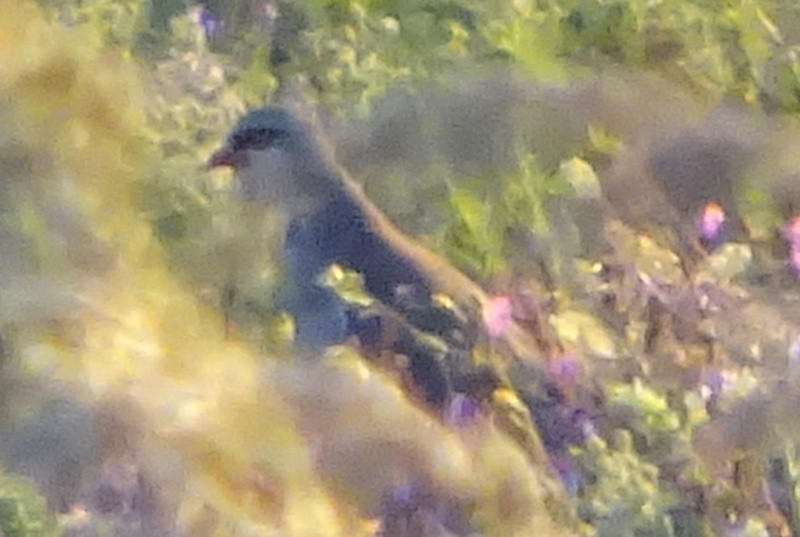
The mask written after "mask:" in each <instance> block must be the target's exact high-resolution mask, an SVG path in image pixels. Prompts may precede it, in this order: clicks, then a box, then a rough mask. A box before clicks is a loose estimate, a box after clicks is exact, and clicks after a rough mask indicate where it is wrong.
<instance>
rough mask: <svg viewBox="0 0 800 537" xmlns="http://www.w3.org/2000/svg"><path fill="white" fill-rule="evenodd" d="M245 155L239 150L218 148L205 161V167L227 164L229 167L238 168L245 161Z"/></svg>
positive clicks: (217, 166)
mask: <svg viewBox="0 0 800 537" xmlns="http://www.w3.org/2000/svg"><path fill="white" fill-rule="evenodd" d="M245 158H246V155H245V154H244V153H242V152H239V151H234V150H233V149H231V148H229V147H223V148H222V149H218V150H217V151H216V152H215V153H214V154H213V155H211V158H209V159H208V162H206V169H209V170H210V169H211V168H219V167H220V166H228V167H229V168H238V167H240V166H242V165H243V164H244V162H245Z"/></svg>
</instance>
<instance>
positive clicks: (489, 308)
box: [483, 295, 514, 338]
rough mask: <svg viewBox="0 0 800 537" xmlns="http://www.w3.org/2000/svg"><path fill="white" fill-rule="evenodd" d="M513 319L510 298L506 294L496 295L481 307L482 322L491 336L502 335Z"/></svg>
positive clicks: (497, 336)
mask: <svg viewBox="0 0 800 537" xmlns="http://www.w3.org/2000/svg"><path fill="white" fill-rule="evenodd" d="M513 320H514V315H513V308H512V306H511V299H510V298H509V297H508V296H506V295H496V296H493V297H492V298H491V299H490V300H489V304H487V305H486V306H485V307H484V308H483V324H485V325H486V330H487V331H488V332H489V335H490V336H491V337H493V338H499V337H502V336H503V334H505V332H506V330H508V327H509V326H510V325H511V323H512V322H513Z"/></svg>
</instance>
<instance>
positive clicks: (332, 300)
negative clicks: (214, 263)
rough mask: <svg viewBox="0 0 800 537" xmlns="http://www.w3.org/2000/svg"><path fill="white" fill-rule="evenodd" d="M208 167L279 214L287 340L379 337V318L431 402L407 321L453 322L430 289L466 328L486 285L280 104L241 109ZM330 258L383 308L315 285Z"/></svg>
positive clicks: (434, 375)
mask: <svg viewBox="0 0 800 537" xmlns="http://www.w3.org/2000/svg"><path fill="white" fill-rule="evenodd" d="M208 166H209V167H212V168H213V167H218V166H228V167H231V168H233V169H234V171H235V174H236V186H235V191H236V193H237V194H238V195H239V196H240V197H241V198H243V199H246V200H251V201H255V202H259V203H264V204H267V205H271V206H273V207H275V208H276V209H277V210H278V211H279V212H280V214H281V216H282V219H283V221H284V223H285V226H286V236H285V241H284V256H285V261H286V264H287V269H288V284H289V285H288V287H289V289H288V293H287V294H288V295H289V297H290V298H289V300H288V303H289V304H288V309H289V312H290V313H291V314H292V315H293V316H294V317H295V326H296V343H297V344H298V345H300V346H306V347H311V348H320V347H324V346H326V345H330V344H336V343H340V342H342V341H344V340H345V339H346V338H348V337H349V336H350V335H353V334H354V333H355V334H356V335H358V336H359V337H360V338H361V339H362V340H363V339H368V340H369V339H380V338H381V337H382V335H381V334H376V333H375V332H376V331H377V332H380V331H386V330H387V327H388V330H389V331H390V332H394V333H395V334H399V335H395V336H394V337H393V343H392V348H393V350H395V351H397V352H400V353H402V354H406V355H408V356H409V358H410V362H411V363H410V369H411V373H412V375H413V377H414V379H415V380H416V381H417V382H418V383H419V384H420V385H422V386H423V388H424V390H425V391H426V393H427V396H428V398H429V400H431V399H432V400H435V401H434V402H441V400H443V398H444V396H445V392H446V389H447V388H446V384H447V381H446V379H445V378H444V377H443V373H442V372H441V370H440V368H439V366H438V365H437V360H435V359H433V358H432V357H431V356H426V354H430V352H427V351H425V352H423V351H422V350H420V349H419V348H418V346H417V345H416V343H415V338H414V337H413V334H412V333H411V332H410V331H409V329H408V326H407V325H408V323H410V324H412V325H416V326H415V327H416V328H420V329H422V330H425V331H428V332H434V333H437V334H441V333H446V332H448V331H452V330H453V329H454V328H455V325H457V324H459V322H460V323H461V324H462V328H463V325H464V322H463V320H460V321H459V319H458V316H456V315H454V314H453V313H452V311H451V310H447V311H442V309H443V308H436V307H435V306H433V300H432V298H431V296H432V294H433V293H434V292H439V293H443V294H445V295H447V296H449V297H451V298H452V299H453V300H454V302H455V304H456V305H457V310H458V311H464V312H471V314H472V319H473V320H477V321H478V322H474V323H472V324H471V325H469V323H467V325H469V326H470V327H474V326H475V325H478V324H479V321H480V313H481V312H482V310H483V308H485V307H487V306H488V305H489V303H490V300H489V297H488V296H487V295H486V293H485V292H484V291H483V290H482V289H481V288H480V287H479V286H478V285H477V284H475V283H474V282H473V281H472V280H470V279H469V278H468V277H466V276H465V275H464V274H462V273H461V272H460V271H458V270H457V269H455V268H454V267H453V266H452V265H451V264H450V263H448V262H447V261H446V260H444V259H443V258H441V257H440V256H438V255H436V254H434V253H432V252H431V251H429V250H427V249H426V248H424V247H423V246H422V245H420V244H419V243H418V242H416V241H414V240H413V239H410V238H408V237H406V236H405V235H403V234H402V233H401V232H400V231H398V230H397V228H395V226H394V225H392V223H391V222H389V220H388V219H387V218H386V216H385V215H384V214H383V213H382V212H381V211H380V210H379V209H378V208H377V207H376V206H375V205H373V204H372V202H371V201H370V200H369V199H367V198H366V196H365V195H364V194H363V192H362V190H361V189H360V188H359V187H358V186H357V185H356V183H355V182H354V181H353V180H351V179H350V178H349V177H348V176H347V174H346V172H345V171H344V170H343V169H341V168H340V167H339V166H338V165H337V163H336V162H335V160H334V159H333V155H332V151H331V150H330V149H329V148H328V147H327V145H326V144H325V143H324V141H322V140H321V139H319V138H318V137H317V136H316V135H315V133H314V131H313V129H311V127H310V126H309V125H307V124H306V123H304V122H303V121H301V120H299V119H298V118H297V117H295V116H294V115H292V114H291V113H289V112H288V111H286V110H284V109H282V108H276V107H271V108H264V109H258V110H253V111H251V112H249V113H248V114H246V115H245V116H244V117H243V118H242V119H241V120H240V121H239V123H238V124H237V125H236V127H235V128H234V129H233V131H232V132H231V134H230V136H229V137H228V140H227V142H226V144H225V145H224V146H223V147H222V148H221V149H219V150H218V151H217V152H216V153H214V154H213V155H212V157H211V158H210V160H209V162H208ZM334 263H336V264H339V265H341V266H343V267H345V268H348V269H351V270H354V271H356V272H358V273H360V274H361V275H362V276H363V279H364V286H365V288H366V290H367V291H368V292H369V293H370V294H371V295H372V296H374V297H375V298H376V299H377V300H378V301H380V303H382V304H385V305H386V306H388V309H383V310H380V312H379V313H378V314H377V315H373V314H371V313H367V314H364V313H363V311H361V310H358V309H354V308H353V307H352V306H351V305H349V304H346V303H345V302H344V301H343V300H342V299H341V298H340V297H339V296H338V295H337V294H336V293H335V292H334V291H332V290H331V289H329V288H327V287H325V286H323V285H321V284H320V283H319V276H320V274H322V273H323V271H325V270H327V269H328V267H329V266H330V265H331V264H334ZM431 311H434V313H433V314H431V313H430V312H431ZM398 314H399V315H398ZM473 331H474V330H473ZM506 334H507V335H506V337H505V339H506V342H507V343H508V346H509V347H510V349H511V351H512V354H514V355H515V356H516V357H518V358H526V359H531V358H537V357H538V350H537V348H536V346H535V345H534V344H533V342H532V338H530V337H529V336H527V334H526V333H524V332H523V331H522V330H521V329H520V328H519V327H517V326H516V325H514V324H513V323H512V325H511V326H510V327H509V329H508V330H507V332H506Z"/></svg>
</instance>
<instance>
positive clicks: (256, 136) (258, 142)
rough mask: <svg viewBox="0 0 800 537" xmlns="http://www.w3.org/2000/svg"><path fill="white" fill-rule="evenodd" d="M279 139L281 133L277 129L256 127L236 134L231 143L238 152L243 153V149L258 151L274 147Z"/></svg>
mask: <svg viewBox="0 0 800 537" xmlns="http://www.w3.org/2000/svg"><path fill="white" fill-rule="evenodd" d="M279 138H280V132H279V131H278V130H277V129H270V128H267V127H256V128H251V129H247V130H245V131H243V132H240V133H237V134H234V135H233V138H232V140H231V141H232V142H233V148H234V149H235V150H236V151H241V150H243V149H256V150H258V149H266V148H267V147H269V146H271V145H273V144H274V143H275V141H276V140H278V139H279Z"/></svg>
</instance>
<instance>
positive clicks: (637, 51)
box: [0, 0, 800, 537]
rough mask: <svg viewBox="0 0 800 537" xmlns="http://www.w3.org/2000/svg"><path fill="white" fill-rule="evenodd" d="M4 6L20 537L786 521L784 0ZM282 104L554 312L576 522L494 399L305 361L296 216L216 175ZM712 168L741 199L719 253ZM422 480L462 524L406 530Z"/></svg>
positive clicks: (345, 356)
mask: <svg viewBox="0 0 800 537" xmlns="http://www.w3.org/2000/svg"><path fill="white" fill-rule="evenodd" d="M3 7H4V9H3V10H0V118H2V120H0V178H2V181H0V190H1V191H2V195H0V411H1V412H0V461H1V462H0V465H1V466H2V468H3V474H2V475H0V536H6V537H12V536H27V535H74V536H82V535H98V536H100V535H142V536H148V537H151V536H160V535H164V536H168V535H185V536H225V535H236V536H249V535H254V536H255V535H259V536H261V535H281V536H283V535H286V536H318V535H325V536H337V535H348V536H349V535H375V534H376V532H379V531H380V532H382V534H383V535H387V536H388V535H395V536H400V535H409V536H410V535H454V534H456V535H462V534H467V533H466V532H467V531H468V530H464V531H463V532H461V533H459V532H458V530H457V528H454V526H458V524H456V523H454V522H453V521H452V520H444V519H446V518H447V516H446V515H445V514H442V513H448V512H450V511H448V510H452V511H458V512H465V513H467V519H468V520H467V521H466V522H465V524H466V526H467V527H468V528H469V531H471V530H472V529H475V528H477V530H476V531H477V532H478V533H479V534H481V535H497V536H512V535H531V534H536V535H564V534H567V533H566V532H567V531H569V532H573V533H574V534H576V535H577V534H587V535H598V536H637V537H639V536H694V535H737V536H738V535H747V536H750V535H753V536H755V535H788V534H790V533H787V532H793V534H795V535H796V534H798V531H799V530H800V519H799V518H798V517H800V512H799V511H798V508H797V501H798V498H800V497H799V496H798V490H797V486H796V480H797V463H798V458H797V449H796V446H797V433H796V431H797V429H798V428H797V424H798V422H797V419H796V411H795V409H796V408H797V404H796V403H797V402H798V401H800V376H798V359H799V358H798V348H800V347H798V341H800V340H798V337H799V336H800V315H798V313H797V307H796V306H797V303H798V299H799V298H800V294H798V289H799V287H798V285H799V283H798V282H797V278H796V273H797V268H795V267H794V265H793V263H794V260H793V258H792V255H793V254H794V252H795V247H794V244H793V243H792V234H791V231H790V230H789V228H787V227H786V226H787V222H788V221H789V219H790V218H791V217H792V216H795V209H797V208H798V207H800V205H798V204H797V202H798V201H800V188H798V187H796V186H795V184H796V183H797V180H798V178H800V160H798V157H797V156H795V154H796V153H797V152H796V151H795V150H794V143H795V142H796V140H798V139H799V137H798V134H800V130H798V126H797V125H796V124H795V123H796V120H795V119H794V114H796V112H797V111H798V109H799V108H800V58H798V46H800V45H799V44H800V8H798V7H797V6H796V5H795V4H794V3H793V2H788V1H779V0H774V1H771V2H770V1H767V0H761V1H756V0H738V1H729V2H708V1H703V0H694V1H681V2H671V1H666V0H665V1H662V2H658V1H655V2H654V1H652V0H628V1H624V0H618V1H590V0H553V1H544V0H542V1H539V2H536V1H533V0H531V1H526V0H514V1H510V2H505V1H504V2H501V1H494V0H488V1H487V0H446V1H442V0H394V1H392V0H381V1H378V0H374V1H367V0H365V1H362V2H356V1H347V0H340V1H323V0H306V1H305V2H292V1H288V0H270V1H255V0H233V1H223V0H218V1H208V2H206V3H205V4H195V3H193V2H188V1H186V0H164V1H161V2H156V1H146V0H117V1H112V0H84V1H78V0H41V1H40V2H38V3H35V2H25V1H22V0H5V3H4V5H3ZM268 102H280V103H288V104H291V105H295V106H298V107H300V108H302V109H304V110H310V111H312V114H313V115H314V116H315V118H316V119H317V121H318V122H319V123H320V124H321V125H322V126H323V128H324V129H325V130H326V131H327V132H328V134H329V135H330V137H331V138H332V141H333V143H334V146H335V147H336V150H337V154H338V156H339V158H340V160H341V161H342V162H343V164H344V165H345V166H346V167H347V168H348V169H350V170H351V171H352V172H353V174H354V176H355V178H356V179H357V180H358V181H360V182H362V183H364V185H365V189H366V191H367V192H368V194H369V195H370V196H371V197H372V198H374V199H375V201H376V202H377V204H378V205H379V206H381V207H382V208H383V209H385V210H386V211H387V213H388V214H389V215H390V216H391V217H392V219H393V220H394V221H395V222H397V223H398V225H399V227H401V228H402V229H403V231H406V232H408V233H410V234H413V235H415V236H417V237H419V238H420V240H422V241H423V242H425V243H426V244H427V245H429V246H430V247H432V248H434V249H436V250H438V251H441V252H444V253H445V254H446V255H447V256H448V257H449V258H450V259H451V260H452V261H453V263H454V264H456V265H457V266H458V267H459V268H461V269H462V270H464V271H465V272H467V273H468V274H470V275H471V276H473V277H475V278H476V279H477V280H478V281H480V282H481V283H482V284H483V285H485V286H486V287H487V289H488V290H490V291H491V292H493V293H495V294H497V295H499V296H508V297H510V298H511V302H512V303H513V304H514V306H515V308H516V309H517V310H518V311H515V314H516V315H518V316H519V317H520V318H521V319H523V320H524V319H525V314H526V313H527V314H529V315H530V316H531V317H528V320H530V319H531V318H533V317H536V318H538V319H544V321H543V322H542V323H541V325H539V326H538V327H537V329H538V331H539V332H538V335H539V340H540V342H541V344H542V350H543V354H544V355H545V358H546V360H547V366H548V367H549V371H551V373H552V375H553V378H554V379H555V380H556V382H558V383H560V384H559V385H560V386H561V388H562V389H563V391H564V393H565V394H566V397H567V398H568V399H570V401H571V403H570V404H571V405H574V407H575V408H577V409H579V410H583V409H585V411H586V413H587V414H588V419H587V423H586V425H585V431H584V432H585V438H584V439H583V441H575V442H566V443H565V445H563V446H562V445H559V451H558V453H555V452H552V451H551V453H550V454H551V456H552V459H553V460H552V465H553V467H554V468H557V469H558V471H559V475H560V476H561V477H562V479H563V482H564V488H565V489H566V491H567V493H568V495H569V499H570V501H571V502H573V506H574V509H575V511H576V513H577V517H578V518H579V519H580V524H577V525H570V524H567V523H565V522H564V521H563V520H560V519H559V516H558V509H557V508H556V507H554V506H553V505H551V504H549V503H548V498H549V496H548V490H547V483H545V482H543V481H542V480H541V479H540V473H538V470H539V469H536V468H533V467H532V465H531V463H530V462H529V461H528V459H526V457H525V455H524V454H523V452H522V450H521V449H519V447H518V445H517V444H516V443H515V442H514V441H512V440H511V439H510V438H509V437H508V436H507V435H505V434H504V433H503V432H501V431H500V430H499V428H498V427H495V426H494V425H493V424H492V422H491V420H484V421H481V420H476V422H475V423H471V424H468V425H466V426H463V427H456V426H454V425H453V424H452V423H447V422H446V420H444V421H443V420H440V419H437V418H435V417H434V416H432V415H430V414H429V413H428V412H427V411H425V410H424V409H421V408H419V406H418V405H416V404H415V403H414V402H413V401H411V400H410V399H409V398H408V397H407V396H406V395H405V394H404V393H403V392H402V390H401V389H400V388H399V387H398V386H397V385H396V383H395V382H394V381H393V380H392V379H391V378H389V377H388V376H387V375H384V374H382V373H380V372H379V371H378V370H377V369H375V368H374V367H373V366H372V365H370V364H369V363H368V362H366V361H365V360H363V359H361V358H360V357H358V356H355V355H354V353H353V352H352V351H349V350H347V349H334V350H332V351H331V352H330V356H329V357H327V359H326V360H320V361H319V362H318V363H317V362H315V363H310V362H298V361H295V360H292V359H291V351H290V349H291V341H290V339H291V336H290V333H291V330H290V326H289V321H287V319H286V318H285V316H284V315H283V314H282V313H281V312H280V307H279V300H278V299H276V298H275V297H276V296H277V294H278V291H277V289H278V288H279V285H280V280H281V265H280V261H279V260H278V259H276V257H277V256H276V252H277V251H278V249H277V246H278V244H279V242H280V240H281V237H280V232H279V231H276V228H277V224H276V222H275V220H274V215H271V214H270V212H269V211H265V210H264V209H263V208H261V207H254V206H247V205H244V204H241V203H238V202H236V201H235V200H233V199H231V198H230V196H229V186H230V185H229V178H228V177H227V175H226V174H224V173H216V172H214V173H209V172H206V171H204V170H203V169H202V164H203V162H204V160H205V159H206V158H207V156H208V155H209V154H210V152H211V151H212V150H213V149H214V148H215V147H216V146H217V145H218V144H219V143H220V141H221V140H222V139H224V137H225V135H226V133H227V131H228V129H229V128H230V127H231V125H232V124H233V122H234V121H235V120H236V118H237V117H238V116H239V115H240V114H241V113H242V112H243V111H244V110H245V109H247V107H249V106H257V105H261V104H265V103H268ZM698 148H699V149H698ZM731 148H732V149H731ZM696 149H697V151H699V153H698V152H693V151H694V150H696ZM697 154H700V155H701V156H702V158H701V157H697V158H698V159H699V160H698V161H697V162H698V164H697V165H696V166H694V165H693V163H694V162H695V161H693V160H691V158H693V157H691V158H690V157H688V156H687V155H697ZM703 155H705V156H703ZM708 155H711V156H710V157H708ZM686 162H688V163H689V164H688V165H686V166H687V167H686V168H685V169H684V168H682V166H683V164H685V163H686ZM706 162H711V165H710V167H709V168H707V169H706V168H704V167H703V166H705V164H704V163H706ZM682 163H683V164H682ZM660 170H666V171H660ZM678 170H683V171H682V172H681V173H678ZM697 170H700V171H699V172H698V171H697ZM673 172H674V173H673ZM659 173H660V176H659ZM681 174H682V175H681ZM698 176H702V177H708V178H709V179H708V184H710V185H712V187H711V190H712V191H711V195H710V198H712V199H714V200H715V201H716V202H718V203H720V204H722V205H723V207H724V209H725V211H726V214H727V216H728V220H729V222H730V223H731V224H732V225H731V226H730V231H729V234H728V236H727V240H726V241H724V244H722V245H720V246H718V247H715V248H711V247H708V248H706V250H708V252H706V253H705V254H703V255H700V256H697V255H696V252H695V251H693V249H692V248H691V247H687V245H686V240H685V237H686V236H687V234H691V231H687V230H691V229H694V227H695V218H696V217H697V214H695V213H694V212H693V211H694V210H695V209H700V208H701V207H699V206H698V207H695V206H694V205H693V201H694V200H700V199H701V198H703V197H704V196H706V194H707V193H706V192H705V191H704V190H703V188H704V187H698V189H699V190H694V187H693V184H694V183H692V181H691V180H693V179H694V178H696V177H698ZM659 177H660V179H659ZM685 177H688V178H689V179H691V180H690V181H688V182H687V183H686V185H684V186H685V188H684V187H681V188H679V189H676V192H673V191H672V190H670V184H669V183H665V182H664V181H670V180H671V181H672V184H673V185H674V184H681V185H683V183H681V182H680V181H681V180H682V178H685ZM665 178H666V179H665ZM670 178H671V179H670ZM659 181H661V182H659ZM695 182H696V181H695ZM729 183H730V184H729ZM717 187H719V190H715V188H717ZM687 200H688V201H687ZM684 205H685V206H684ZM736 223H738V224H741V225H740V227H739V228H738V229H737V228H735V226H734V225H733V224H736ZM799 248H800V247H799ZM798 252H800V250H798ZM526 307H527V308H528V311H526V310H525V308H526ZM532 312H533V313H532ZM534 324H535V323H534ZM587 394H590V396H591V397H588V396H587ZM585 399H591V402H587V401H586V400H585ZM508 401H510V403H509V404H510V405H513V404H517V403H519V398H517V397H514V396H511V397H509V399H508ZM529 406H533V405H529ZM529 410H530V411H531V412H532V413H533V414H534V417H536V408H530V409H529ZM537 425H538V427H539V430H540V432H542V435H543V436H544V437H545V438H548V437H550V438H551V437H553V436H558V431H556V430H554V429H557V428H558V426H559V424H558V423H555V424H547V423H542V422H537ZM548 426H549V427H550V429H548ZM548 447H549V446H548ZM412 485H413V486H417V485H420V488H422V489H423V490H426V491H428V493H429V494H430V496H431V497H430V498H427V497H426V498H423V499H422V500H415V501H418V502H419V503H421V504H425V503H426V502H427V503H428V504H430V505H432V506H434V507H433V508H431V509H430V513H434V514H436V515H439V516H441V518H442V520H438V519H437V520H433V521H431V520H426V521H424V523H423V522H420V521H419V520H417V519H415V518H414V517H413V516H409V517H408V518H409V520H408V521H406V522H405V523H394V524H392V523H390V522H387V521H390V520H392V517H395V518H398V519H402V518H403V517H402V516H400V515H398V514H397V513H394V512H390V509H389V508H387V504H391V503H392V502H389V501H388V500H387V498H389V499H391V500H396V499H397V498H403V499H405V495H407V494H408V490H410V489H413V488H414V487H412ZM395 503H397V502H395ZM400 503H402V502H400ZM410 503H413V502H410ZM392 505H394V504H392ZM454 506H456V507H454ZM430 513H428V515H426V516H431V517H432V518H436V517H435V516H433V515H431V514H430ZM565 516H566V515H565ZM404 524H405V525H404ZM415 524H421V525H418V526H415ZM423 527H424V528H426V529H425V532H427V533H425V532H423V531H422V530H421V529H420V528H423ZM567 527H568V528H569V529H568V530H567V529H565V528H567ZM431 528H436V531H437V532H438V533H434V532H433V530H432V529H431Z"/></svg>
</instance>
